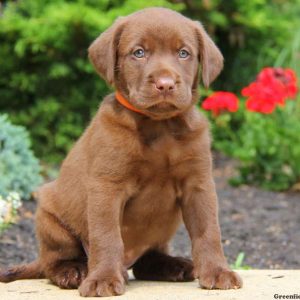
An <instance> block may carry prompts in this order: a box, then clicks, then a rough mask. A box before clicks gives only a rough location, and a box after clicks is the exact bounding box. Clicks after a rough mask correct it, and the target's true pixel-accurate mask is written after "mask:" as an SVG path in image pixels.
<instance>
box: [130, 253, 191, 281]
mask: <svg viewBox="0 0 300 300" xmlns="http://www.w3.org/2000/svg"><path fill="white" fill-rule="evenodd" d="M133 274H134V276H135V278H136V279H140V280H157V281H193V280H194V275H193V263H192V261H191V260H189V259H186V258H183V257H173V256H170V255H168V254H165V253H163V252H160V251H158V250H150V251H148V252H147V253H145V254H144V255H143V256H141V257H140V258H139V259H138V260H137V261H136V263H135V264H134V265H133Z"/></svg>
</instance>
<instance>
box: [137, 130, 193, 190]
mask: <svg viewBox="0 0 300 300" xmlns="http://www.w3.org/2000/svg"><path fill="white" fill-rule="evenodd" d="M144 138H145V139H144V140H143V141H142V142H144V144H143V159H142V160H140V161H139V162H138V163H137V164H136V165H135V170H134V172H135V174H136V176H137V177H136V178H137V182H138V185H139V186H140V188H141V190H142V189H143V188H146V189H147V188H149V187H151V190H152V191H153V192H154V193H155V192H157V191H158V192H160V193H161V192H162V190H163V191H169V192H170V190H174V191H175V192H176V193H178V192H179V191H178V188H179V181H180V179H181V178H182V176H184V173H185V171H186V170H187V169H188V162H187V158H188V156H189V155H190V153H189V150H188V144H187V143H184V142H182V141H181V140H178V139H177V138H176V136H174V135H172V134H169V133H166V134H161V135H155V134H153V135H150V136H147V137H144Z"/></svg>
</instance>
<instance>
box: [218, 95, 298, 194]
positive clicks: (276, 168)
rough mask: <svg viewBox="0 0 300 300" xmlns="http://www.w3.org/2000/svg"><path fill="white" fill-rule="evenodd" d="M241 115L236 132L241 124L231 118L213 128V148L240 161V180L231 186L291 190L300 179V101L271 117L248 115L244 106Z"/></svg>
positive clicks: (236, 180)
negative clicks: (251, 185) (247, 185)
mask: <svg viewBox="0 0 300 300" xmlns="http://www.w3.org/2000/svg"><path fill="white" fill-rule="evenodd" d="M238 114H239V116H236V117H237V118H241V117H242V120H243V122H242V123H241V125H240V127H239V128H236V130H233V128H234V122H236V124H237V123H239V122H238V120H237V119H236V118H235V117H234V116H228V115H224V116H221V119H220V120H218V121H216V122H217V123H216V124H215V125H214V127H213V128H214V134H215V141H214V147H215V148H216V149H218V150H220V151H222V152H224V153H226V154H227V155H229V156H231V157H234V158H236V159H238V161H239V167H238V170H239V176H237V177H235V178H232V179H231V183H232V184H234V185H239V184H243V183H248V184H253V185H258V186H261V187H263V188H266V189H271V190H286V189H288V188H290V187H291V186H292V185H293V184H295V183H296V182H297V181H298V180H299V179H300V134H299V133H300V121H299V120H300V99H298V101H288V102H287V103H286V105H285V107H284V108H277V109H276V111H275V112H274V113H273V114H269V115H263V114H259V113H254V112H249V111H247V110H246V109H245V108H244V106H242V107H241V109H240V112H239V113H238ZM232 126H233V127H232Z"/></svg>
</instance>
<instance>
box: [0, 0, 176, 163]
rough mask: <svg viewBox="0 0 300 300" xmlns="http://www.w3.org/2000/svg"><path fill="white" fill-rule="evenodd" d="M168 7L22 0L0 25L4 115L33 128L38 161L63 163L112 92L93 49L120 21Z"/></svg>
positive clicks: (99, 0) (103, 0) (158, 0)
mask: <svg viewBox="0 0 300 300" xmlns="http://www.w3.org/2000/svg"><path fill="white" fill-rule="evenodd" d="M145 6H167V7H172V8H180V5H179V6H178V5H177V6H176V5H171V4H169V3H168V2H166V1H165V0H147V2H146V1H133V0H127V1H121V0H114V1H109V0H77V1H63V0H53V1H46V0H40V1H36V0H23V1H17V2H10V3H8V5H7V7H6V8H5V9H4V12H3V15H2V16H1V18H0V44H1V47H0V65H1V68H0V110H1V111H5V112H7V113H9V114H10V116H11V119H12V120H13V122H14V123H17V124H21V125H24V126H26V127H27V128H29V130H30V133H31V136H32V138H33V147H34V150H35V152H36V153H37V155H38V156H39V157H41V158H42V159H44V160H46V161H48V162H50V161H51V162H59V161H60V160H61V159H62V158H63V157H64V156H65V154H66V152H67V151H68V149H69V148H70V146H71V145H72V144H73V142H74V141H75V140H76V139H77V138H78V136H79V135H80V134H81V132H82V130H83V128H84V127H85V126H86V125H87V123H88V121H89V120H90V119H91V116H92V115H93V113H94V112H95V110H96V109H97V107H98V105H99V103H100V101H101V99H102V98H103V96H104V95H106V94H107V92H108V88H107V86H106V84H105V83H104V81H103V80H100V79H99V77H98V76H97V75H96V72H95V71H94V70H93V68H92V66H91V64H90V63H89V61H88V59H87V48H88V46H89V45H90V43H91V42H92V41H93V40H94V39H95V38H96V37H97V36H98V35H99V34H100V33H101V32H102V31H104V30H105V29H106V28H107V27H108V26H109V25H110V24H111V23H112V22H113V20H114V19H115V18H116V17H118V16H120V15H127V14H129V13H131V12H133V11H135V10H138V9H140V8H143V7H145Z"/></svg>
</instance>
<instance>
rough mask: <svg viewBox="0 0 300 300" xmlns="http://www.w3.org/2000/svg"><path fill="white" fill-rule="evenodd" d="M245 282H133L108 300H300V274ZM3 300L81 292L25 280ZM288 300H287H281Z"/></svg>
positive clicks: (67, 297) (0, 288)
mask: <svg viewBox="0 0 300 300" xmlns="http://www.w3.org/2000/svg"><path fill="white" fill-rule="evenodd" d="M239 274H240V275H241V276H242V278H243V280H244V287H243V288H242V289H240V290H227V291H220V290H203V289H200V288H198V284H197V282H196V281H195V282H189V283H168V282H153V281H151V282H149V281H135V280H130V281H129V285H128V286H127V291H126V293H125V294H124V295H123V296H119V297H117V298H114V297H108V298H105V299H111V298H114V299H120V300H122V299H130V300H150V299H151V300H169V299H170V300H194V299H195V300H196V299H197V300H202V299H211V300H221V299H222V300H235V299H241V300H248V299H249V300H260V299H262V300H268V299H280V298H276V294H277V295H295V294H296V295H298V298H297V297H295V298H285V299H300V270H247V271H239ZM0 299H1V300H71V299H72V300H73V299H74V300H76V299H84V298H81V297H79V295H78V291H77V290H60V289H59V288H57V287H55V286H53V285H51V284H50V283H49V282H48V281H47V280H22V281H16V282H12V283H9V284H4V283H0ZM281 299H284V298H281Z"/></svg>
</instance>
